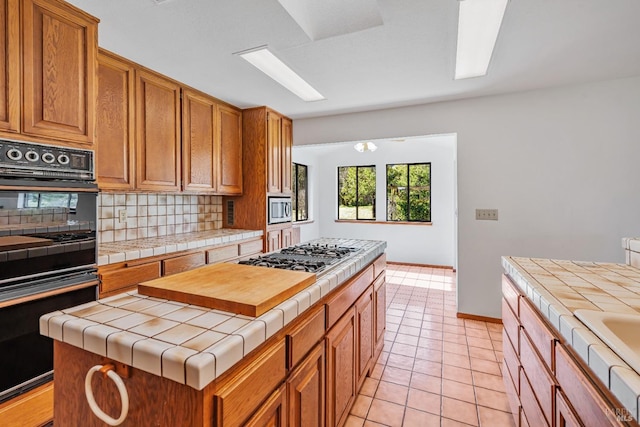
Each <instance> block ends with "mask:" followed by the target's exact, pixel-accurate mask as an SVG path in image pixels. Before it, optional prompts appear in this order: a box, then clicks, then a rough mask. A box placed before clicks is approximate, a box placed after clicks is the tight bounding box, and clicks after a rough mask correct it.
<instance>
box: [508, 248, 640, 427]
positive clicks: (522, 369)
mask: <svg viewBox="0 0 640 427" xmlns="http://www.w3.org/2000/svg"><path fill="white" fill-rule="evenodd" d="M502 266H503V268H504V276H503V280H502V293H503V303H502V319H503V325H504V339H503V353H504V369H503V374H504V382H505V388H506V390H507V395H508V397H509V400H510V404H511V409H512V412H513V414H514V417H515V424H516V426H518V425H521V426H523V425H531V426H534V425H535V426H552V425H556V426H565V425H566V426H580V425H585V426H598V427H601V426H637V425H638V419H640V414H639V403H640V375H639V374H638V372H636V370H634V369H633V368H632V367H631V366H630V364H629V363H627V362H626V361H625V360H624V359H623V358H622V357H620V356H619V355H618V354H617V353H616V352H615V351H614V349H613V348H612V346H610V345H609V344H607V341H608V340H609V338H607V335H602V332H601V330H598V329H595V330H592V329H594V328H595V326H593V324H592V323H591V322H590V321H589V319H590V318H592V317H593V316H594V315H595V316H596V317H598V316H602V315H603V314H605V313H614V315H615V316H620V315H621V314H623V313H624V314H625V315H629V316H630V317H629V318H631V319H634V318H635V319H640V269H637V268H635V267H633V266H630V265H625V264H613V263H596V262H578V261H560V260H550V259H533V258H516V257H503V259H502ZM634 316H638V317H634ZM638 333H639V332H638V330H637V329H635V342H636V343H637V342H638V340H640V338H638V337H640V335H638ZM602 337H604V338H602ZM631 338H632V340H634V338H633V337H631ZM614 347H615V346H614ZM615 350H618V352H620V350H619V348H615ZM635 356H636V357H640V354H636V355H635Z"/></svg>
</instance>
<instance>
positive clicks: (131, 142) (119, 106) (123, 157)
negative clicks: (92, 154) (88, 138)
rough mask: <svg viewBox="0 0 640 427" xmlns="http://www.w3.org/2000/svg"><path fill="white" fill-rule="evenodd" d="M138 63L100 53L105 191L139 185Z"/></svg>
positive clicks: (100, 164)
mask: <svg viewBox="0 0 640 427" xmlns="http://www.w3.org/2000/svg"><path fill="white" fill-rule="evenodd" d="M134 69H135V68H134V65H133V64H132V63H131V62H128V61H126V60H124V59H123V58H120V57H118V56H116V55H113V54H112V53H110V52H107V51H104V50H102V49H101V50H100V51H99V52H98V101H97V106H96V119H97V123H96V138H97V142H98V144H97V147H96V149H97V177H98V185H99V186H100V189H102V190H133V189H134V188H135V122H134V117H135V115H134V114H133V110H134V108H135V104H134V95H135V91H134V81H135V80H134V78H135V76H134Z"/></svg>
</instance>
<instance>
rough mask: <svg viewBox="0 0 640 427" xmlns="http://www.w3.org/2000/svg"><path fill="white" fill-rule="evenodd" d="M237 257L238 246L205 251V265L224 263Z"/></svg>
mask: <svg viewBox="0 0 640 427" xmlns="http://www.w3.org/2000/svg"><path fill="white" fill-rule="evenodd" d="M237 256H238V245H231V246H224V247H222V248H215V249H209V250H208V251H207V264H213V263H216V262H222V261H226V260H229V259H232V258H235V257H237Z"/></svg>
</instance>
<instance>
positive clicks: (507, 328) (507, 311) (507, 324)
mask: <svg viewBox="0 0 640 427" xmlns="http://www.w3.org/2000/svg"><path fill="white" fill-rule="evenodd" d="M502 326H503V331H504V332H505V334H506V335H507V337H509V340H510V341H511V345H512V346H513V348H514V350H515V352H516V354H519V352H520V343H519V342H520V339H519V335H520V322H518V319H517V318H516V316H515V315H514V314H513V312H512V311H511V308H509V304H508V303H507V300H506V299H504V298H503V299H502Z"/></svg>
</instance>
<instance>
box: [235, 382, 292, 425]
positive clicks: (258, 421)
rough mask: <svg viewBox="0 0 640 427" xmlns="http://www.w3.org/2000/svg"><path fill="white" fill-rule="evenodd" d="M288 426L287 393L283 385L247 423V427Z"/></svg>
mask: <svg viewBox="0 0 640 427" xmlns="http://www.w3.org/2000/svg"><path fill="white" fill-rule="evenodd" d="M286 425H287V393H286V388H285V385H284V384H283V385H281V386H280V388H278V389H277V390H276V391H275V392H274V393H273V394H272V395H271V396H270V397H269V399H267V401H266V402H264V403H263V404H262V406H261V407H260V408H259V409H258V410H257V411H256V413H255V414H253V416H252V417H251V418H250V419H249V421H247V422H246V423H245V427H285V426H286Z"/></svg>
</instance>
